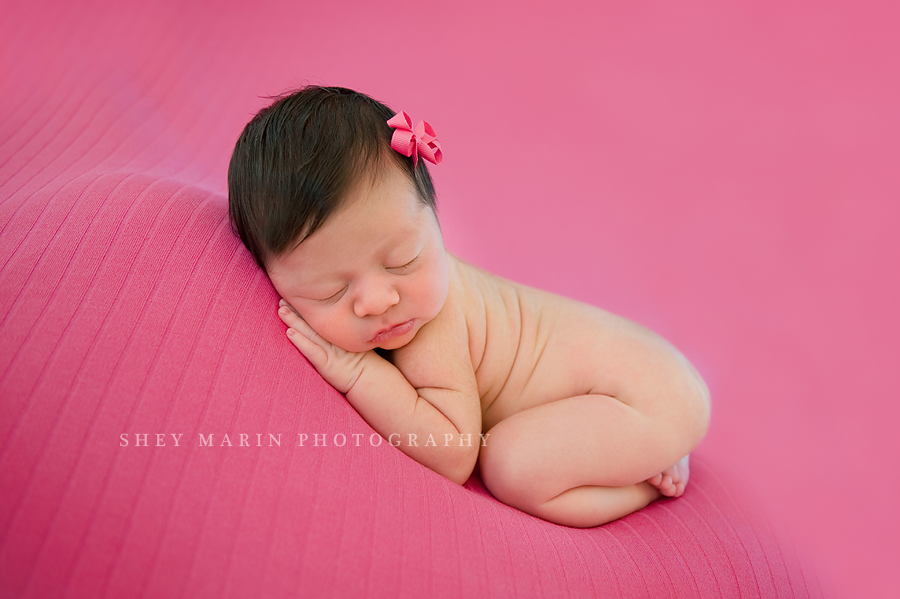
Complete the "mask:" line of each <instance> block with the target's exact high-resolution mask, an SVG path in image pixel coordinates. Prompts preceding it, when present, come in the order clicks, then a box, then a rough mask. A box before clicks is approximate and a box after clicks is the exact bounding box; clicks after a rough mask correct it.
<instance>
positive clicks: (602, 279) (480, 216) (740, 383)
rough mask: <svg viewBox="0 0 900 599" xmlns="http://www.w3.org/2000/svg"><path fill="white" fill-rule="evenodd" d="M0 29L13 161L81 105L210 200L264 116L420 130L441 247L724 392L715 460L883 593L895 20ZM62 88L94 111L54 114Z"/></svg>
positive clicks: (4, 125)
mask: <svg viewBox="0 0 900 599" xmlns="http://www.w3.org/2000/svg"><path fill="white" fill-rule="evenodd" d="M2 13H3V14H4V17H3V18H2V19H0V39H2V40H5V41H4V42H3V44H4V49H3V53H2V55H0V76H2V79H0V80H2V81H6V82H15V83H16V85H14V86H13V85H10V86H9V87H6V86H4V89H3V93H4V94H5V96H6V98H5V102H6V106H8V107H12V110H11V112H10V113H8V117H7V119H6V120H5V122H0V130H2V131H0V133H2V134H3V135H2V138H3V139H6V138H7V137H8V135H9V131H10V128H11V127H12V124H13V123H15V124H16V125H17V126H18V124H20V123H22V122H26V123H29V122H35V123H36V122H38V121H29V120H28V119H29V118H31V115H34V114H40V113H47V111H50V112H52V113H53V114H54V115H55V116H54V118H55V119H59V120H60V122H62V121H64V120H65V119H74V118H75V117H76V116H77V114H78V111H79V110H80V109H82V107H83V106H85V105H91V106H96V107H99V110H101V111H103V112H104V113H105V116H104V117H103V118H106V119H108V120H110V121H111V122H113V131H111V132H110V133H109V134H108V135H106V136H100V137H99V138H97V139H96V141H95V146H93V147H94V148H95V149H96V148H100V149H103V148H104V144H105V143H112V142H111V141H109V140H114V142H115V144H114V145H115V148H114V149H115V151H116V152H117V155H118V156H128V157H129V159H130V160H131V161H132V162H133V163H139V164H142V165H144V167H145V168H149V169H152V170H153V171H154V172H156V173H158V174H160V175H165V176H168V177H172V178H175V179H177V178H179V177H181V178H183V179H184V180H190V181H191V182H192V183H194V184H198V185H200V186H201V187H205V188H207V189H209V190H210V191H212V192H215V193H218V194H224V193H225V171H226V166H227V160H228V157H229V154H230V150H231V147H232V145H233V143H234V140H235V138H236V136H237V135H238V133H239V131H240V128H241V127H242V126H243V124H244V123H245V122H246V121H247V120H248V119H249V117H250V116H251V115H252V114H253V113H254V112H255V111H256V110H257V109H258V108H259V107H261V106H262V105H263V104H265V103H266V100H264V99H262V98H260V96H263V95H267V94H276V93H279V92H281V91H283V90H285V89H287V88H290V87H294V86H297V85H299V84H301V83H305V82H309V83H318V84H328V85H343V86H348V87H353V88H357V89H360V90H362V91H365V92H367V93H369V94H370V95H373V96H374V97H376V98H378V99H381V100H383V101H385V102H387V103H388V104H390V105H391V106H393V107H395V108H398V109H404V110H406V111H407V112H409V113H410V114H411V115H412V117H413V118H414V119H416V120H418V119H421V118H426V119H428V120H429V121H430V122H431V123H432V125H433V126H434V127H435V128H436V129H437V132H438V134H439V136H440V138H441V140H442V142H443V147H444V152H445V162H444V163H443V164H442V165H440V167H437V168H433V169H432V173H433V176H434V178H435V181H436V185H437V188H438V193H439V202H440V215H441V220H442V226H443V230H444V235H445V241H446V243H447V246H448V248H449V249H450V250H451V251H454V252H456V253H458V254H459V255H461V256H462V257H464V258H466V259H468V260H470V261H472V262H475V263H476V264H479V265H481V266H484V267H486V268H488V269H490V270H493V271H495V272H497V273H499V274H501V275H504V276H506V277H509V278H512V279H516V280H519V281H522V282H524V283H527V284H530V285H534V286H538V287H543V288H547V289H550V290H552V291H555V292H558V293H562V294H566V295H570V296H573V297H576V298H578V299H581V300H584V301H587V302H591V303H594V304H597V305H599V306H602V307H604V308H607V309H609V310H612V311H614V312H617V313H619V314H622V315H625V316H627V317H630V318H633V319H635V320H637V321H639V322H642V323H644V324H646V325H648V326H650V327H652V328H654V329H656V330H657V331H659V332H660V333H662V334H663V335H664V336H666V337H668V338H669V339H670V340H672V341H673V342H674V343H675V344H676V345H678V346H679V347H680V348H681V349H682V350H683V351H684V352H685V353H686V354H687V355H688V357H689V358H690V359H691V360H692V361H693V362H694V363H695V364H696V365H697V366H698V368H699V369H700V371H701V372H702V374H703V375H704V376H705V377H706V379H707V381H708V383H709V385H710V388H711V390H712V393H713V397H714V414H713V423H712V428H711V431H710V434H709V437H708V438H707V440H706V441H705V442H704V444H703V446H702V447H701V449H700V452H701V453H702V455H703V456H704V458H705V459H706V461H707V462H709V463H712V464H715V465H716V467H717V468H718V470H719V471H720V472H730V473H731V475H732V476H733V477H735V478H740V479H742V480H743V481H745V483H749V484H745V485H744V487H745V488H746V487H751V488H753V489H755V492H756V494H757V500H758V502H759V503H760V505H762V506H765V508H766V509H768V510H769V511H770V512H771V513H773V514H775V515H776V518H779V519H780V521H782V522H784V523H786V526H788V527H789V529H790V530H791V532H792V533H793V534H794V537H795V539H796V540H797V543H798V544H799V545H800V546H802V547H803V548H804V551H806V552H808V553H809V554H811V555H812V556H813V558H814V562H815V563H816V564H817V565H818V569H819V570H820V571H821V572H823V573H824V574H825V575H826V576H827V577H830V579H831V581H832V583H833V584H834V586H835V587H836V588H837V590H838V591H839V592H843V593H846V594H848V595H849V594H853V595H855V596H863V597H865V596H871V597H880V596H890V595H891V594H893V593H896V592H897V585H896V583H895V581H893V580H892V579H891V578H890V577H889V569H890V568H893V567H895V566H896V564H897V563H898V562H900V519H898V517H897V510H896V497H897V496H898V494H900V482H898V477H897V476H896V475H895V474H894V468H895V467H896V464H897V463H898V461H900V444H898V442H897V440H896V433H895V430H896V427H897V422H898V420H900V407H898V404H900V383H898V379H897V376H896V374H895V373H894V372H893V371H894V370H895V369H896V367H897V365H898V364H900V350H898V343H897V339H898V337H900V317H898V316H897V310H896V307H897V306H898V305H900V280H898V258H900V236H898V235H897V233H896V231H897V229H898V224H900V204H898V198H900V179H898V174H897V168H898V165H900V156H898V154H900V151H898V148H900V144H898V141H897V140H898V138H900V137H898V136H900V127H898V124H900V123H898V120H900V117H898V110H897V107H898V106H900V85H898V83H900V81H898V73H900V64H898V63H900V52H898V47H897V41H896V32H897V30H898V29H897V27H898V24H900V23H898V12H897V9H895V8H894V7H893V4H891V3H875V2H868V3H861V2H849V1H845V2H809V3H794V4H792V5H790V6H786V5H785V4H784V3H774V2H764V3H714V2H707V3H699V2H680V3H667V2H650V3H646V2H642V3H632V4H629V5H628V6H619V3H600V4H598V3H596V2H578V3H574V2H573V3H560V2H554V3H540V2H530V3H528V2H518V3H509V4H505V3H491V2H483V1H461V2H453V3H431V2H422V3H415V4H413V3H402V2H319V3H316V4H312V3H309V5H308V6H307V5H297V4H294V3H287V2H285V3H278V2H268V1H264V0H260V1H256V2H252V3H237V2H235V3H232V4H228V3H218V2H217V3H212V2H209V3H204V2H172V3H154V2H147V3H140V4H137V3H135V4H133V5H127V4H126V3H113V2H109V3H106V2H78V3H69V2H48V3H44V4H43V5H42V4H40V3H38V2H10V1H5V2H4V3H3V7H2ZM246 40H252V43H251V42H248V41H246ZM123 56H125V57H127V58H128V59H127V60H123ZM160 57H163V58H160ZM210 57H213V58H210ZM123 65H127V67H123ZM122 68H128V69H129V71H128V72H127V73H125V72H123V71H121V69H122ZM142 78H143V80H144V81H146V85H145V86H143V87H141V86H137V87H135V86H133V85H132V84H131V83H130V82H132V81H134V80H135V79H137V80H138V81H140V80H141V79H142ZM85 85H89V87H85ZM67 86H72V87H78V88H79V89H80V90H82V91H81V92H79V93H81V94H82V95H81V96H75V97H74V98H73V100H72V102H69V103H66V102H65V101H58V100H57V99H58V98H61V97H64V96H65V94H60V93H59V90H60V89H65V88H66V87H67ZM85 89H87V90H88V91H84V90H85ZM34 97H47V98H53V100H48V101H47V102H44V103H37V104H35V103H33V102H26V99H28V98H34ZM148 113H151V114H153V115H155V116H154V119H155V120H153V121H152V122H148V121H146V120H144V119H143V115H146V114H148ZM137 115H140V117H141V118H138V116H137ZM223 115H227V116H226V118H223ZM36 127H37V126H35V128H33V129H29V127H28V126H25V127H23V128H21V129H18V130H16V131H15V135H14V136H13V137H12V138H11V141H10V142H9V143H11V144H13V146H16V147H15V148H13V149H18V150H19V153H18V154H16V155H14V157H13V158H12V160H14V161H15V160H21V161H23V162H24V161H26V160H28V159H29V153H31V156H33V155H35V154H36V153H37V152H39V151H40V148H34V147H32V146H30V145H29V139H32V138H34V137H36V136H39V135H40V134H41V131H40V130H38V129H37V128H36ZM62 130H64V128H63V129H62ZM76 133H77V132H76ZM151 133H152V134H151ZM148 139H149V140H151V141H150V142H149V143H148V142H147V140H148ZM9 148H12V146H7V148H6V149H9ZM92 151H93V150H92ZM104 151H105V150H104ZM110 151H112V150H110ZM5 155H6V154H5ZM67 159H69V160H71V163H72V164H73V165H76V166H77V164H78V161H79V160H80V159H82V158H81V157H79V156H77V155H72V156H70V157H68V158H67ZM73 168H74V167H73ZM891 365H893V366H891Z"/></svg>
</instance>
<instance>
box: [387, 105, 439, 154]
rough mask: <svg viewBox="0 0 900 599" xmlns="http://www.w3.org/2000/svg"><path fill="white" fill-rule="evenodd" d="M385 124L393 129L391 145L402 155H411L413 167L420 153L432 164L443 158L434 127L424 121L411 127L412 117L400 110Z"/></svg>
mask: <svg viewBox="0 0 900 599" xmlns="http://www.w3.org/2000/svg"><path fill="white" fill-rule="evenodd" d="M387 124H388V126H389V127H391V128H392V129H393V130H394V134H393V135H392V136H391V147H392V148H393V149H395V150H397V151H398V152H400V153H401V154H403V155H404V156H412V160H413V167H415V166H416V165H417V164H418V162H419V156H420V155H421V156H422V158H424V159H425V160H427V161H428V162H430V163H432V164H440V163H441V160H443V159H444V154H443V152H441V142H440V141H438V139H437V134H436V133H435V132H434V128H432V126H431V125H429V124H428V123H427V122H426V121H419V123H418V124H417V125H416V126H415V127H413V126H412V119H411V118H409V115H408V114H406V113H405V112H403V111H402V110H401V111H400V112H398V113H397V114H395V115H394V116H392V117H391V119H390V120H389V121H388V122H387Z"/></svg>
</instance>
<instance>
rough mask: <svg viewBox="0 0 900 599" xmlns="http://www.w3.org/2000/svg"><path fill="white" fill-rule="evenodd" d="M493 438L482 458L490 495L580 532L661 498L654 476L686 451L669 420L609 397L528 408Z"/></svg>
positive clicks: (499, 427)
mask: <svg viewBox="0 0 900 599" xmlns="http://www.w3.org/2000/svg"><path fill="white" fill-rule="evenodd" d="M489 433H490V436H489V437H488V438H487V442H486V445H485V446H484V447H482V448H481V455H480V457H479V461H480V464H481V475H482V479H483V480H484V484H485V486H486V487H487V488H488V490H489V491H490V492H491V493H492V494H493V495H494V496H495V497H496V498H497V499H499V500H500V501H503V502H504V503H507V504H509V505H512V506H513V507H516V508H518V509H520V510H522V511H524V512H527V513H529V514H532V515H534V516H537V517H539V518H543V519H545V520H549V521H551V522H555V523H557V524H564V525H567V526H574V527H590V526H597V525H600V524H604V523H606V522H610V521H612V520H615V519H617V518H621V517H622V516H625V515H627V514H630V513H631V512H634V511H636V510H639V509H641V508H643V507H645V506H646V505H647V504H649V503H650V502H652V501H653V500H655V499H657V498H659V497H660V490H659V489H658V488H657V487H658V486H659V485H653V484H651V483H650V482H647V481H648V479H651V478H655V477H656V476H657V475H659V474H660V473H662V472H664V471H665V470H666V469H667V468H670V467H672V465H673V464H675V463H676V462H678V461H679V460H680V459H681V458H682V457H683V456H684V452H685V451H687V450H686V449H684V448H681V447H679V445H680V444H679V443H673V442H672V427H671V426H669V425H666V424H665V422H664V420H662V419H660V418H652V417H649V416H647V415H644V414H642V413H640V412H638V411H637V410H636V409H635V408H633V407H631V406H628V405H626V404H624V403H622V402H620V401H618V400H617V399H614V398H612V397H609V396H607V395H579V396H576V397H569V398H566V399H560V400H556V401H552V402H549V403H545V404H541V405H538V406H535V407H532V408H529V409H526V410H522V411H521V412H517V413H515V414H512V415H511V416H509V417H508V418H506V419H504V420H501V421H500V422H499V423H497V424H496V425H495V426H494V427H493V428H491V430H490V431H489ZM688 450H689V449H688ZM679 452H682V453H681V454H680V455H679Z"/></svg>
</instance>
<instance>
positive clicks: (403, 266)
mask: <svg viewBox="0 0 900 599" xmlns="http://www.w3.org/2000/svg"><path fill="white" fill-rule="evenodd" d="M419 255H421V254H419ZM419 255H417V256H416V257H415V258H413V259H412V260H410V261H409V262H407V263H406V264H403V265H402V266H385V269H387V270H401V271H402V270H406V269H408V268H410V267H412V265H413V264H415V262H416V261H417V260H418V259H419Z"/></svg>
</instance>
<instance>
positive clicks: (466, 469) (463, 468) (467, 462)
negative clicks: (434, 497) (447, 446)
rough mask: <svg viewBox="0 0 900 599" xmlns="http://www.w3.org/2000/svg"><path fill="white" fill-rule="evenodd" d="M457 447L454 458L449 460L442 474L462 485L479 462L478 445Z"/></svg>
mask: <svg viewBox="0 0 900 599" xmlns="http://www.w3.org/2000/svg"><path fill="white" fill-rule="evenodd" d="M456 449H457V451H455V452H453V454H452V458H451V459H449V460H448V463H447V468H446V470H445V471H444V472H441V474H443V475H444V476H445V477H446V478H448V479H450V480H451V481H453V482H455V483H456V484H458V485H460V486H462V485H464V484H465V482H466V481H467V480H469V477H470V476H472V472H473V471H474V470H475V464H476V463H477V462H478V446H477V445H476V446H474V447H468V446H463V447H458V448H456Z"/></svg>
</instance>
